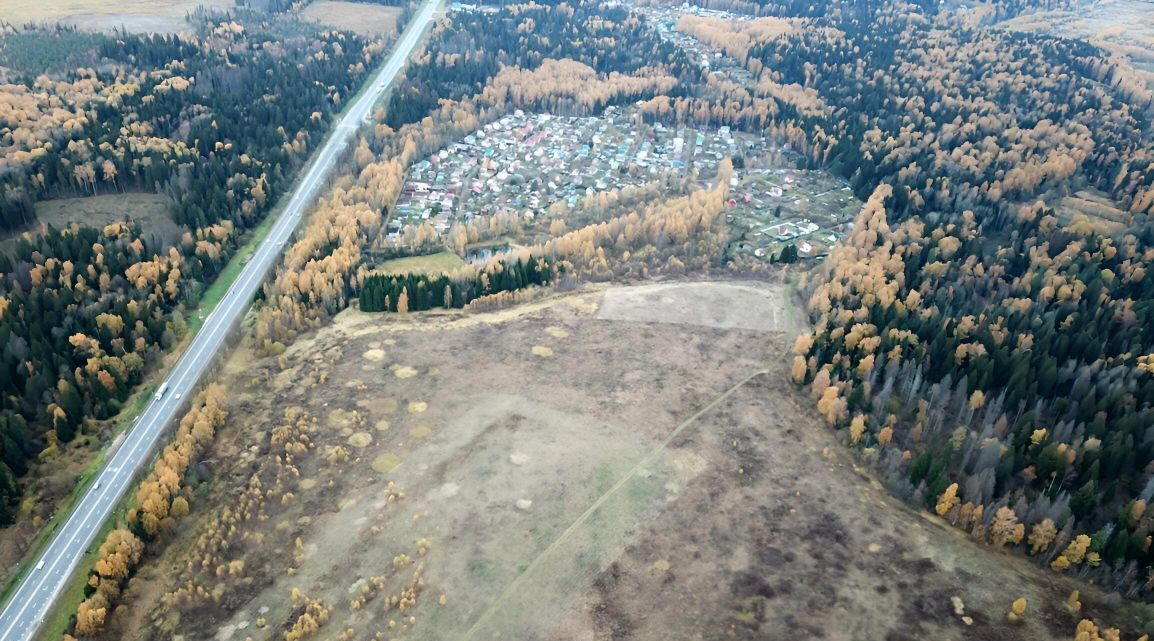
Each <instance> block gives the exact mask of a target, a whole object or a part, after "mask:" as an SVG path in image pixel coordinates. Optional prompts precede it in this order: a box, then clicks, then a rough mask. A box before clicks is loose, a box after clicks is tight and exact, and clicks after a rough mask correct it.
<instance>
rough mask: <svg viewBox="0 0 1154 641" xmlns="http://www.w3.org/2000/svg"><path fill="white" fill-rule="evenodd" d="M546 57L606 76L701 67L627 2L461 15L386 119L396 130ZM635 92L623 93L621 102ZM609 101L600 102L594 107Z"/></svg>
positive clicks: (402, 87) (413, 71)
mask: <svg viewBox="0 0 1154 641" xmlns="http://www.w3.org/2000/svg"><path fill="white" fill-rule="evenodd" d="M599 42H613V43H614V46H612V47H606V46H603V45H599V44H598V43H599ZM547 59H552V60H566V59H567V60H575V61H577V62H580V63H584V64H586V65H588V66H589V67H591V68H592V69H593V70H594V71H596V72H597V73H601V74H607V73H610V72H619V73H635V72H637V71H638V70H640V69H643V68H650V69H652V70H656V69H658V68H660V69H662V70H668V71H671V72H673V73H674V75H676V76H678V77H681V76H685V75H688V72H690V71H691V70H693V69H696V67H694V66H693V65H691V64H690V63H689V62H688V58H687V56H686V55H685V54H684V52H682V51H681V50H680V49H678V48H677V47H674V46H673V45H672V44H670V43H667V42H663V41H662V40H660V39H659V38H658V37H657V35H656V33H654V32H653V30H652V29H649V28H647V27H646V25H645V24H644V23H643V22H642V21H641V20H639V19H637V18H636V17H635V16H631V15H630V13H629V10H628V9H627V8H625V7H622V6H613V7H610V6H606V5H603V4H600V3H597V2H576V3H545V4H536V5H519V6H518V7H517V8H516V9H515V10H504V11H500V12H468V13H462V14H458V16H457V18H456V19H455V20H454V21H453V22H452V24H450V25H449V26H447V27H444V30H443V31H442V32H440V33H438V34H437V37H436V40H435V41H434V43H433V45H432V46H431V47H430V48H429V50H428V53H427V54H426V55H425V56H424V57H423V58H422V59H420V60H419V61H417V63H415V64H413V65H412V66H410V67H409V70H408V72H406V74H405V78H404V80H402V81H401V82H400V83H399V84H398V86H397V90H396V91H394V92H393V94H392V96H391V98H390V101H389V107H388V111H387V116H386V123H387V124H388V125H389V126H390V127H393V128H394V129H398V128H400V127H401V126H402V125H405V124H408V123H412V122H417V121H419V120H420V119H422V118H424V117H425V116H427V115H429V113H430V112H431V111H433V110H435V109H436V108H437V105H438V101H440V100H445V99H448V100H460V99H462V98H465V97H469V96H473V95H474V94H479V93H481V91H482V90H483V89H484V88H485V86H486V84H487V83H488V82H489V80H490V79H492V78H493V77H494V76H496V75H497V73H498V72H499V71H501V69H502V68H504V67H519V68H521V69H524V70H533V69H536V68H538V67H539V66H540V65H541V64H542V62H543V61H545V60H547ZM642 75H644V74H642ZM638 97H641V96H640V95H637V94H628V95H621V96H619V97H618V100H620V101H621V102H628V101H632V100H636V99H637V98H638ZM605 106H608V105H606V104H599V105H596V106H595V107H594V112H595V113H596V112H598V111H599V110H600V108H603V107H605Z"/></svg>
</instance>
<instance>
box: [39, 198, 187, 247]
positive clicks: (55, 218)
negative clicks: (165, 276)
mask: <svg viewBox="0 0 1154 641" xmlns="http://www.w3.org/2000/svg"><path fill="white" fill-rule="evenodd" d="M170 204H171V201H170V200H169V199H168V197H167V196H163V195H160V194H147V193H128V194H103V195H100V196H85V197H83V198H59V199H56V200H42V201H40V202H38V203H36V218H38V219H39V220H40V222H41V223H43V224H45V225H52V226H53V227H56V228H57V229H60V228H61V227H67V226H68V225H70V224H72V223H80V224H83V225H89V226H91V227H103V226H104V225H107V224H109V223H114V222H117V221H121V220H124V217H125V216H127V217H128V218H130V219H132V220H133V221H135V222H137V223H140V227H141V229H143V230H144V232H145V234H152V235H155V236H156V237H157V238H159V239H161V240H162V241H164V242H175V241H176V240H178V239H179V238H180V234H181V232H182V231H183V229H182V228H181V227H180V225H177V224H176V223H174V222H173V221H172V217H171V216H169V213H168V208H169V205H170Z"/></svg>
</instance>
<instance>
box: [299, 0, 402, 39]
mask: <svg viewBox="0 0 1154 641" xmlns="http://www.w3.org/2000/svg"><path fill="white" fill-rule="evenodd" d="M399 15H401V8H400V7H383V6H376V5H371V4H364V3H361V2H341V1H339V0H321V1H320V2H314V3H312V4H310V5H309V6H308V7H306V8H305V9H304V11H301V13H300V16H301V17H302V18H304V19H305V20H313V21H316V22H319V23H321V24H325V25H328V26H330V27H336V28H337V29H344V30H346V31H352V32H354V33H358V34H360V35H363V36H370V37H372V36H391V35H394V34H395V33H396V32H397V17H398V16H399Z"/></svg>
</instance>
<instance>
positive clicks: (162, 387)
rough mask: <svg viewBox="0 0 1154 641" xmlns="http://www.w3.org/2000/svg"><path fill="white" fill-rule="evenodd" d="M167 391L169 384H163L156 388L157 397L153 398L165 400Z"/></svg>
mask: <svg viewBox="0 0 1154 641" xmlns="http://www.w3.org/2000/svg"><path fill="white" fill-rule="evenodd" d="M167 391H168V383H167V382H164V383H161V384H160V387H158V388H156V395H155V396H153V397H152V398H154V399H156V400H158V401H159V400H160V399H162V398H164V393H165V392H167Z"/></svg>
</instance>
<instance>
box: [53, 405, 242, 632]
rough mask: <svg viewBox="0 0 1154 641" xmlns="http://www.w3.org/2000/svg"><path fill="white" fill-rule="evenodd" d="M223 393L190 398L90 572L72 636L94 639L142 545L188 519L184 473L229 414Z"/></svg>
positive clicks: (138, 559) (142, 550) (117, 596)
mask: <svg viewBox="0 0 1154 641" xmlns="http://www.w3.org/2000/svg"><path fill="white" fill-rule="evenodd" d="M226 400H227V393H226V392H225V389H224V388H223V387H222V386H220V385H210V386H208V387H207V388H205V389H204V391H202V392H200V393H199V394H197V396H196V398H195V399H193V402H192V407H191V409H189V411H188V412H187V413H186V414H185V415H184V416H183V417H182V418H181V419H180V424H179V425H178V427H177V430H176V436H175V438H174V439H173V441H172V442H171V443H170V444H169V445H168V446H167V447H165V448H164V451H163V452H162V453H161V455H160V458H159V459H158V460H157V461H156V463H155V464H153V467H152V470H151V471H150V472H149V474H148V476H147V477H146V478H145V479H144V480H143V481H141V483H140V485H139V486H138V487H137V490H136V505H137V507H135V508H132V509H131V510H129V512H128V516H127V523H126V527H123V528H118V529H115V530H113V531H112V532H109V533H108V536H107V537H106V538H105V540H104V543H103V544H101V546H100V549H99V550H98V551H97V561H96V564H95V566H94V567H93V568H92V569H91V570H89V573H88V584H87V586H86V587H85V595H86V598H85V599H84V601H83V602H81V603H80V606H79V607H78V608H77V610H76V619H75V624H74V628H73V631H74V632H75V633H76V634H77V635H78V636H81V637H88V636H92V635H95V634H98V633H99V632H100V631H101V630H103V628H104V625H105V621H106V620H107V618H108V616H109V615H110V614H111V613H112V611H113V610H114V609H115V607H116V604H117V602H118V600H119V598H120V593H121V589H122V588H123V586H124V583H125V582H126V581H127V580H128V579H129V577H130V576H131V575H132V574H133V572H134V571H135V569H136V566H137V564H138V563H139V562H140V559H141V557H142V556H143V554H144V551H145V542H147V541H151V540H153V539H155V538H156V537H158V536H160V535H162V534H163V533H165V532H168V531H170V530H172V528H173V527H174V526H175V524H176V523H177V521H179V520H180V519H181V518H182V517H184V516H186V515H187V514H188V510H189V501H190V500H191V496H192V494H191V492H190V490H189V488H187V487H186V486H185V484H184V483H185V481H184V479H185V474H186V473H187V472H188V469H189V467H190V466H192V465H195V464H196V463H198V462H199V461H200V459H201V457H202V456H203V455H204V452H205V451H206V450H207V448H208V447H209V445H211V444H212V441H213V437H214V435H215V434H216V430H217V429H219V428H220V427H221V426H222V425H223V424H224V421H225V419H226V418H227V417H228V412H227V411H226V410H225V403H226Z"/></svg>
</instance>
